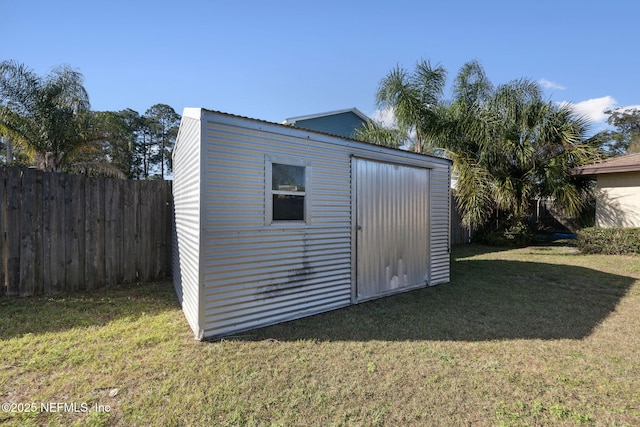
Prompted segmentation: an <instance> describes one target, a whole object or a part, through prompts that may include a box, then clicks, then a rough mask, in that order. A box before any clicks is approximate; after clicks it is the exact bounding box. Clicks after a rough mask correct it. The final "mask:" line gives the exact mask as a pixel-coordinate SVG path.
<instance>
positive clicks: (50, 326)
mask: <svg viewBox="0 0 640 427" xmlns="http://www.w3.org/2000/svg"><path fill="white" fill-rule="evenodd" d="M176 308H179V305H178V300H177V298H176V294H175V291H174V288H173V285H172V284H171V283H170V282H155V283H143V284H131V285H123V286H118V287H115V288H111V289H108V290H96V291H92V292H82V293H81V292H75V293H70V294H58V295H50V296H37V297H30V298H24V299H22V298H20V299H18V298H6V297H2V298H0V340H6V339H11V338H13V337H20V336H22V335H25V334H29V333H31V334H34V335H39V334H44V333H47V332H58V331H64V330H67V329H72V328H81V327H90V326H101V325H106V324H107V323H109V322H112V321H115V320H118V319H124V318H129V319H132V320H135V319H137V318H139V317H140V316H142V315H143V314H144V315H154V314H158V313H162V312H164V311H166V310H174V309H176Z"/></svg>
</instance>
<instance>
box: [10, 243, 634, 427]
mask: <svg viewBox="0 0 640 427" xmlns="http://www.w3.org/2000/svg"><path fill="white" fill-rule="evenodd" d="M452 256H453V262H452V281H451V283H449V284H445V285H440V286H437V287H433V288H427V289H421V290H417V291H413V292H409V293H406V294H401V295H397V296H393V297H389V298H384V299H380V300H376V301H372V302H368V303H365V304H360V305H357V306H352V307H349V308H346V309H342V310H336V311H333V312H330V313H326V314H322V315H318V316H313V317H309V318H306V319H301V320H297V321H293V322H289V323H285V324H281V325H276V326H272V327H269V328H263V329H259V330H254V331H250V332H247V333H243V334H239V335H237V336H234V337H228V338H226V339H224V340H221V341H218V342H213V343H201V342H197V341H195V340H194V339H193V334H192V332H191V330H190V329H189V327H188V325H187V323H186V320H185V319H184V316H183V314H182V312H181V310H180V308H179V306H178V304H177V300H176V297H175V295H174V292H173V288H172V286H171V284H170V283H168V282H165V283H153V284H144V285H136V286H135V287H132V286H129V287H121V288H117V289H115V290H111V291H107V292H96V293H91V294H72V295H60V296H54V297H39V298H31V299H25V300H15V299H14V300H8V299H0V403H8V404H9V405H6V406H3V410H0V424H3V423H6V424H7V425H15V426H25V425H61V426H67V425H73V424H76V425H96V426H100V425H117V426H135V425H140V426H146V425H175V426H204V425H267V426H279V425H282V426H289V425H321V426H326V425H336V426H340V425H342V426H350V425H358V426H360V425H361V426H374V425H386V426H411V425H415V426H424V425H431V426H437V425H442V426H462V425H473V426H485V425H486V426H499V425H504V426H541V425H545V426H546V425H569V426H570V425H594V426H625V425H627V426H636V425H640V257H633V256H602V255H580V254H575V253H573V251H572V248H570V247H563V246H539V247H530V248H525V249H514V250H496V249H495V248H493V249H492V248H487V247H482V246H476V245H469V246H460V247H457V248H455V250H454V252H453V255H452ZM32 404H35V405H32ZM47 410H48V412H47Z"/></svg>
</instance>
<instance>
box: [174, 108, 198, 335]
mask: <svg viewBox="0 0 640 427" xmlns="http://www.w3.org/2000/svg"><path fill="white" fill-rule="evenodd" d="M200 127H201V122H200V120H199V119H197V118H194V117H185V116H183V118H182V121H181V122H180V130H179V132H178V139H179V141H180V143H179V144H176V147H175V150H174V151H173V200H174V217H175V227H174V238H173V285H174V287H175V288H176V294H177V295H178V299H179V300H180V304H181V305H182V309H183V311H184V313H185V316H186V318H187V321H188V322H189V325H190V326H191V329H193V332H194V333H195V334H196V336H197V337H199V338H201V334H202V333H201V330H200V324H199V322H200V319H199V317H200V316H199V304H200V296H199V289H200V200H201V199H200V171H201V169H200V134H201V132H200Z"/></svg>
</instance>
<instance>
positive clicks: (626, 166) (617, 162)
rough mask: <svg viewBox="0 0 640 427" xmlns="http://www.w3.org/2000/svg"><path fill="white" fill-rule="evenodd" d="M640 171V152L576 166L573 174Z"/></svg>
mask: <svg viewBox="0 0 640 427" xmlns="http://www.w3.org/2000/svg"><path fill="white" fill-rule="evenodd" d="M636 171H640V153H633V154H627V155H624V156H618V157H612V158H609V159H605V160H602V161H600V162H598V163H594V164H591V165H586V166H581V167H578V168H574V169H573V170H572V171H571V173H572V174H573V175H600V174H604V173H620V172H636Z"/></svg>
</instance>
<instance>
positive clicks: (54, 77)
mask: <svg viewBox="0 0 640 427" xmlns="http://www.w3.org/2000/svg"><path fill="white" fill-rule="evenodd" d="M83 81H84V78H83V76H82V74H81V73H80V72H78V71H76V70H74V69H72V68H71V67H70V66H68V65H62V66H58V67H55V68H53V69H52V70H51V72H50V73H49V74H48V75H46V76H38V75H36V74H35V73H34V72H33V71H32V70H31V69H29V68H28V67H26V66H25V65H23V64H19V63H17V62H14V61H2V62H0V137H2V138H0V142H1V143H2V145H3V146H2V147H0V148H3V149H4V150H5V153H6V155H5V156H4V157H5V161H6V162H7V163H20V164H24V163H27V164H32V165H34V166H35V167H37V168H38V169H41V170H44V171H66V172H75V173H85V174H94V175H95V174H99V175H105V174H106V175H110V176H119V177H123V178H124V177H128V178H144V179H146V178H151V177H158V178H164V177H165V176H166V173H167V172H168V171H170V170H171V163H170V154H171V149H172V147H173V144H174V142H175V138H176V135H177V128H178V125H179V121H180V116H179V115H178V114H177V113H176V112H175V111H174V110H173V109H172V108H171V107H170V106H168V105H166V104H156V105H154V106H152V107H150V108H149V109H148V110H147V112H146V113H145V115H144V116H141V115H140V114H138V113H137V112H135V111H134V110H131V109H126V110H122V111H120V112H110V111H105V112H96V111H92V110H91V105H90V102H89V95H88V93H87V91H86V89H85V88H84V86H83Z"/></svg>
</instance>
